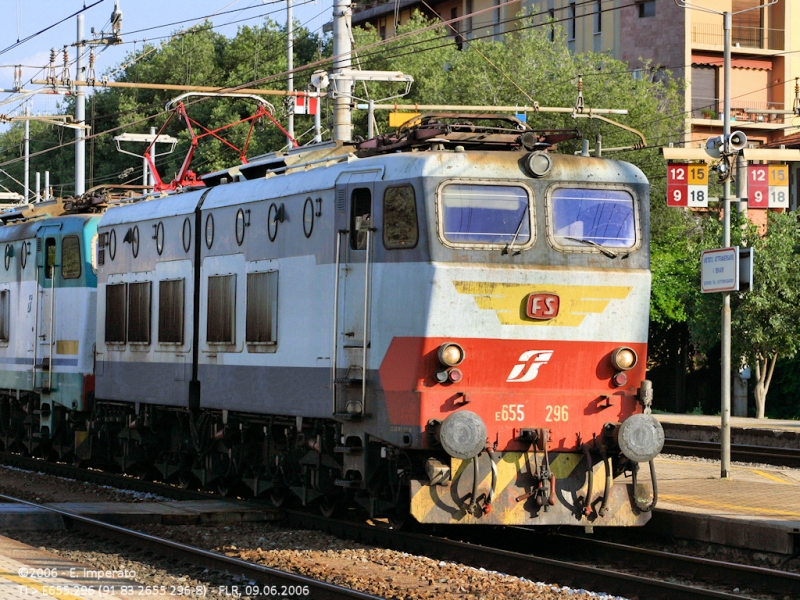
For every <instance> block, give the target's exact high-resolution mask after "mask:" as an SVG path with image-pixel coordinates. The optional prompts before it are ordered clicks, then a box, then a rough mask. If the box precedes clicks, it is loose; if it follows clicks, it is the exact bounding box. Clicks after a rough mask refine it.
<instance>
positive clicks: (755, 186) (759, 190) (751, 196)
mask: <svg viewBox="0 0 800 600" xmlns="http://www.w3.org/2000/svg"><path fill="white" fill-rule="evenodd" d="M747 207H748V208H789V167H788V166H787V165H750V166H749V167H747Z"/></svg>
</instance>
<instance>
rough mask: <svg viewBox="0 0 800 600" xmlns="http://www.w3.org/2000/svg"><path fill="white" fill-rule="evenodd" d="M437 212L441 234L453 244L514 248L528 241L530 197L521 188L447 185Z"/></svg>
mask: <svg viewBox="0 0 800 600" xmlns="http://www.w3.org/2000/svg"><path fill="white" fill-rule="evenodd" d="M440 211H441V214H440V221H441V223H440V227H441V233H442V235H443V237H444V239H445V240H446V241H448V242H451V243H453V244H459V245H461V244H491V245H496V246H500V245H502V246H506V245H508V246H515V247H517V246H524V245H526V244H528V243H529V242H530V241H531V210H530V197H529V195H528V191H527V190H526V189H525V188H523V187H518V186H511V185H481V184H463V183H458V184H448V185H445V186H444V187H443V188H442V190H441V204H440Z"/></svg>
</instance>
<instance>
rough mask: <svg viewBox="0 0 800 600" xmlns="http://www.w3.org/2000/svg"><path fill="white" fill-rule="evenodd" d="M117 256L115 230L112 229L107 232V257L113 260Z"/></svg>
mask: <svg viewBox="0 0 800 600" xmlns="http://www.w3.org/2000/svg"><path fill="white" fill-rule="evenodd" d="M116 256H117V232H116V230H114V229H112V230H111V233H109V234H108V258H110V259H111V260H114V258H115V257H116Z"/></svg>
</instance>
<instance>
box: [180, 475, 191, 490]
mask: <svg viewBox="0 0 800 600" xmlns="http://www.w3.org/2000/svg"><path fill="white" fill-rule="evenodd" d="M178 487H179V488H181V489H182V490H189V489H192V488H194V487H195V481H194V476H193V475H192V474H191V473H184V472H181V473H180V474H179V475H178Z"/></svg>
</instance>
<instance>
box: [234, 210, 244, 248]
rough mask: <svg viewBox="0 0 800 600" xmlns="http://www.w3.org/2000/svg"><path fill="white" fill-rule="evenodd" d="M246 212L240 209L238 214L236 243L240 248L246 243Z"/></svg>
mask: <svg viewBox="0 0 800 600" xmlns="http://www.w3.org/2000/svg"><path fill="white" fill-rule="evenodd" d="M244 226H245V222H244V211H243V210H242V209H241V208H240V209H239V210H238V212H237V213H236V243H237V244H239V245H240V246H241V245H242V242H244Z"/></svg>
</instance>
